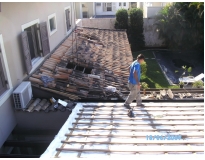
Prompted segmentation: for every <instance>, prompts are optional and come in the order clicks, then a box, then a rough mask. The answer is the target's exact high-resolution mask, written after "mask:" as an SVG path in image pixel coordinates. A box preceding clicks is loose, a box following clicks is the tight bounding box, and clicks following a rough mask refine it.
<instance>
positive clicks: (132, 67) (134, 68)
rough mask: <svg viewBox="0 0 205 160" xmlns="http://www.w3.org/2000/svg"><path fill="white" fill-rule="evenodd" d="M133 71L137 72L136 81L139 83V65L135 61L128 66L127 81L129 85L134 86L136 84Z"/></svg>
mask: <svg viewBox="0 0 205 160" xmlns="http://www.w3.org/2000/svg"><path fill="white" fill-rule="evenodd" d="M135 71H136V72H137V76H138V81H139V82H140V76H141V73H140V64H139V62H138V61H137V60H136V61H134V62H132V64H131V65H130V76H129V80H128V82H129V83H132V84H134V85H135V84H137V82H136V80H135V77H134V72H135Z"/></svg>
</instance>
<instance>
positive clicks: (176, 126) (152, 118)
mask: <svg viewBox="0 0 205 160" xmlns="http://www.w3.org/2000/svg"><path fill="white" fill-rule="evenodd" d="M132 106H133V107H134V103H133V104H132ZM127 111H128V110H127V109H126V108H124V107H123V104H122V103H78V104H77V106H76V107H75V109H73V111H72V113H71V115H70V116H69V118H68V120H67V121H66V122H65V124H64V125H63V126H62V128H61V129H60V131H59V133H58V134H57V135H56V137H55V138H54V140H53V141H52V142H51V144H50V145H49V147H48V148H47V150H46V151H45V152H44V153H43V154H42V155H41V158H47V157H61V158H75V157H80V158H82V157H87V158H90V157H98V158H99V157H105V158H107V157H111V158H114V157H119V156H126V158H127V157H130V158H131V157H132V158H136V157H139V158H140V156H143V155H152V158H153V156H154V155H157V156H158V157H160V156H163V155H166V158H167V157H168V155H180V156H189V158H191V157H192V156H194V158H200V159H202V157H203V152H204V132H203V131H204V103H203V102H197V103H145V107H143V108H140V107H139V108H138V107H135V108H134V112H135V116H136V117H135V118H129V117H128V116H127ZM150 135H151V136H153V137H154V136H157V135H159V136H161V135H163V136H168V135H181V139H180V138H179V139H180V140H168V139H165V140H157V137H156V138H155V140H150V139H149V138H150ZM147 136H148V137H147ZM151 138H152V137H151ZM158 157H157V158H158ZM177 158H179V157H177Z"/></svg>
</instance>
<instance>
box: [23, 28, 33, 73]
mask: <svg viewBox="0 0 205 160" xmlns="http://www.w3.org/2000/svg"><path fill="white" fill-rule="evenodd" d="M21 41H22V49H23V54H24V61H25V65H26V71H27V73H28V74H29V72H30V71H31V69H32V64H31V55H30V48H29V42H28V36H27V32H26V31H23V32H22V33H21Z"/></svg>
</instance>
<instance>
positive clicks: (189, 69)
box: [187, 67, 192, 76]
mask: <svg viewBox="0 0 205 160" xmlns="http://www.w3.org/2000/svg"><path fill="white" fill-rule="evenodd" d="M187 72H188V73H189V76H191V75H192V74H191V72H192V67H189V68H187Z"/></svg>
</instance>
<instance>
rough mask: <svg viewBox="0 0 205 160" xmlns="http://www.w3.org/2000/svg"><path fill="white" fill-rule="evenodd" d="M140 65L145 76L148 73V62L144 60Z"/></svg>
mask: <svg viewBox="0 0 205 160" xmlns="http://www.w3.org/2000/svg"><path fill="white" fill-rule="evenodd" d="M140 66H141V73H142V77H145V76H146V73H147V63H146V62H143V63H142V64H141V65H140Z"/></svg>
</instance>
